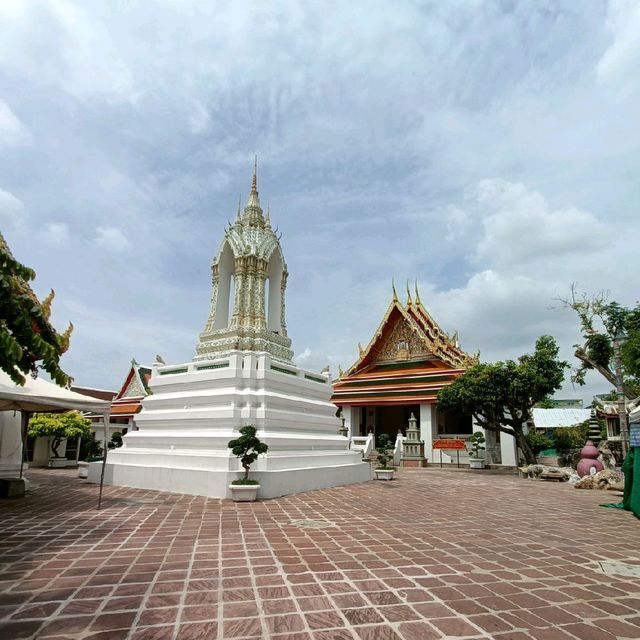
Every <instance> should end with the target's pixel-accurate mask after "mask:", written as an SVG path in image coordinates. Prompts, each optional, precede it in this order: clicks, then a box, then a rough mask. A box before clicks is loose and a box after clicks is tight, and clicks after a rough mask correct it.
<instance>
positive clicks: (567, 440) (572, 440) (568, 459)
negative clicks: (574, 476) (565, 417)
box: [553, 421, 589, 467]
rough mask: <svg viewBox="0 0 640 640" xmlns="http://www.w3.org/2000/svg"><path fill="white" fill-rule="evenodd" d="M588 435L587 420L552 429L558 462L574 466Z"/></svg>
mask: <svg viewBox="0 0 640 640" xmlns="http://www.w3.org/2000/svg"><path fill="white" fill-rule="evenodd" d="M588 436H589V421H586V422H583V423H582V424H579V425H576V426H575V427H559V428H557V429H554V431H553V442H554V445H555V449H556V451H557V452H558V463H559V464H560V465H562V466H571V467H575V466H576V464H577V461H578V460H579V459H580V449H582V447H583V446H584V443H585V442H586V441H587V438H588Z"/></svg>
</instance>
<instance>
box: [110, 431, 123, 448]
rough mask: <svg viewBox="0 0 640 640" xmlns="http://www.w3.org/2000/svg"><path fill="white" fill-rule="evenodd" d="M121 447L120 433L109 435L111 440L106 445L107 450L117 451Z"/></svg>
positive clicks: (115, 432)
mask: <svg viewBox="0 0 640 640" xmlns="http://www.w3.org/2000/svg"><path fill="white" fill-rule="evenodd" d="M121 446H122V434H121V433H120V431H114V432H113V433H112V434H111V440H110V442H109V444H108V447H109V449H117V448H118V447H121Z"/></svg>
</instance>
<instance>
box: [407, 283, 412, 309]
mask: <svg viewBox="0 0 640 640" xmlns="http://www.w3.org/2000/svg"><path fill="white" fill-rule="evenodd" d="M410 304H411V291H409V281H408V280H407V305H410Z"/></svg>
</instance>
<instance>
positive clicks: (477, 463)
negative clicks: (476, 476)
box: [469, 458, 484, 469]
mask: <svg viewBox="0 0 640 640" xmlns="http://www.w3.org/2000/svg"><path fill="white" fill-rule="evenodd" d="M469 469H484V458H469Z"/></svg>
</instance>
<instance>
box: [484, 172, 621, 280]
mask: <svg viewBox="0 0 640 640" xmlns="http://www.w3.org/2000/svg"><path fill="white" fill-rule="evenodd" d="M476 193H477V199H478V202H479V203H480V204H481V205H483V206H484V208H485V209H486V215H485V216H484V217H483V219H482V227H483V236H482V238H481V240H480V242H479V243H478V247H477V250H476V259H477V260H478V262H479V263H480V264H489V265H494V266H495V265H499V266H503V267H504V266H511V267H516V268H517V267H518V265H522V263H525V264H527V265H528V264H529V263H530V262H531V261H532V260H535V261H547V260H548V259H549V258H550V257H551V258H553V259H562V260H566V258H567V256H569V255H571V254H579V255H584V254H585V253H588V252H590V251H594V250H599V249H602V247H603V246H604V245H608V244H609V239H610V237H611V236H612V233H613V231H612V230H611V229H609V228H608V227H607V226H606V225H604V224H603V223H602V222H600V221H599V220H598V219H596V217H595V216H594V215H593V214H591V213H588V212H585V211H580V210H579V209H576V208H574V207H570V208H565V209H552V208H551V207H550V206H549V204H548V202H547V201H546V199H545V198H544V197H543V196H542V195H541V194H540V193H537V192H534V191H530V190H528V189H527V188H526V187H525V186H524V185H522V184H519V183H512V182H509V181H506V180H482V181H481V182H480V183H479V184H478V186H477V190H476Z"/></svg>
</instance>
